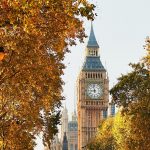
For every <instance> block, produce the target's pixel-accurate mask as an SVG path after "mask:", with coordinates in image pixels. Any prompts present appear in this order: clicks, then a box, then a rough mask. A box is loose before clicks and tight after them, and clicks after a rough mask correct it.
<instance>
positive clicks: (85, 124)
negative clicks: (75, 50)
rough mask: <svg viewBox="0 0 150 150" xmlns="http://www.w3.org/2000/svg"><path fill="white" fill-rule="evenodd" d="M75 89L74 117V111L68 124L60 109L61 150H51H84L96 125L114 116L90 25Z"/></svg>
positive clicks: (106, 75) (105, 74) (103, 69)
mask: <svg viewBox="0 0 150 150" xmlns="http://www.w3.org/2000/svg"><path fill="white" fill-rule="evenodd" d="M76 87H77V115H76V111H75V112H74V114H73V116H72V121H70V122H68V114H67V109H66V108H64V111H63V114H62V125H61V140H60V141H59V143H60V145H61V146H60V147H59V148H60V149H56V148H55V149H54V148H52V150H85V149H86V145H87V144H88V142H89V141H90V140H91V139H92V137H94V136H95V134H96V131H97V127H98V126H99V123H100V121H101V120H102V119H104V118H106V117H107V116H108V115H112V116H113V115H114V114H115V106H114V105H109V77H108V73H107V71H106V68H104V66H103V64H102V62H101V59H100V47H99V44H98V43H97V40H96V37H95V34H94V30H93V26H92V25H91V31H90V36H89V39H88V43H87V46H86V48H85V59H84V63H83V65H82V68H81V70H80V73H79V75H78V78H77V86H76ZM56 145H57V144H56V143H55V145H54V146H56Z"/></svg>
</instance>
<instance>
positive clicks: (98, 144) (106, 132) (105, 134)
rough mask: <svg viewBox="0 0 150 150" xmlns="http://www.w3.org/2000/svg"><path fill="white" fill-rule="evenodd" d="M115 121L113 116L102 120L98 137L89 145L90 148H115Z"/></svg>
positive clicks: (109, 149)
mask: <svg viewBox="0 0 150 150" xmlns="http://www.w3.org/2000/svg"><path fill="white" fill-rule="evenodd" d="M113 122H114V118H112V117H111V118H108V119H106V120H103V121H102V122H101V124H100V126H99V128H98V131H97V135H96V137H95V138H94V139H92V140H91V141H90V143H89V144H88V145H87V147H88V149H89V150H113V148H114V147H113V145H114V143H115V141H114V137H113V133H112V127H113Z"/></svg>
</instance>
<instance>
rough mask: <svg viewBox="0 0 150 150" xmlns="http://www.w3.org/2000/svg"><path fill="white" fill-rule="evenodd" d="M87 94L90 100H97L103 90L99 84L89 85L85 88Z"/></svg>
mask: <svg viewBox="0 0 150 150" xmlns="http://www.w3.org/2000/svg"><path fill="white" fill-rule="evenodd" d="M87 94H88V96H89V97H90V98H92V99H98V98H99V97H100V96H101V95H102V94H103V90H102V87H101V85H100V84H96V83H93V84H89V85H88V87H87Z"/></svg>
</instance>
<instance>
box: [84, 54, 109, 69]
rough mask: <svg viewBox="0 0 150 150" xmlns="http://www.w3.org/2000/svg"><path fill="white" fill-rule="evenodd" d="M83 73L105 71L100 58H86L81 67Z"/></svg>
mask: <svg viewBox="0 0 150 150" xmlns="http://www.w3.org/2000/svg"><path fill="white" fill-rule="evenodd" d="M82 70H83V71H106V70H105V68H104V66H103V64H102V62H101V60H100V57H99V56H98V57H92V56H86V58H85V61H84V64H83V67H82Z"/></svg>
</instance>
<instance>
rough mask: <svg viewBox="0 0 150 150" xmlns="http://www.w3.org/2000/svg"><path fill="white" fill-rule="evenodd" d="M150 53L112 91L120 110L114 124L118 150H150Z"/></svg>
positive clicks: (132, 65)
mask: <svg viewBox="0 0 150 150" xmlns="http://www.w3.org/2000/svg"><path fill="white" fill-rule="evenodd" d="M147 42H148V41H147ZM146 44H149V42H148V43H146ZM147 47H148V48H149V45H147ZM147 52H148V53H147V56H146V57H144V59H143V60H141V61H140V62H139V63H138V64H130V66H131V67H132V68H133V70H132V71H131V72H130V73H128V74H126V75H122V76H121V77H120V78H119V79H118V83H117V84H116V85H115V86H114V87H113V88H112V89H111V91H110V93H111V94H112V98H113V102H114V103H116V104H117V105H118V106H119V108H120V113H119V114H120V115H119V116H118V117H116V121H115V122H114V129H115V130H114V131H115V132H114V136H115V139H116V143H117V145H118V148H117V149H118V150H123V149H126V150H133V149H135V150H141V149H142V150H147V149H150V143H149V141H150V70H149V61H150V60H149V49H147Z"/></svg>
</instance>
